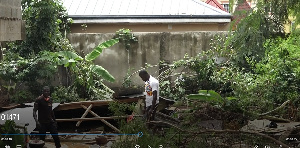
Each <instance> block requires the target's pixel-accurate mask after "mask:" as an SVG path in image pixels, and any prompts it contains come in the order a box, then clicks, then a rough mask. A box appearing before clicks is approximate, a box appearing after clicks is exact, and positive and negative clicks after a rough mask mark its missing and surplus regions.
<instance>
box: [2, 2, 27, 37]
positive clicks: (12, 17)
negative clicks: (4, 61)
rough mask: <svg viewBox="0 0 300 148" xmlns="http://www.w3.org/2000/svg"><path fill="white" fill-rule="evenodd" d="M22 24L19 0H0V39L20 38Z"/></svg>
mask: <svg viewBox="0 0 300 148" xmlns="http://www.w3.org/2000/svg"><path fill="white" fill-rule="evenodd" d="M22 26H24V23H23V22H22V11H21V0H0V41H13V40H21V39H22V38H23V37H24V35H23V36H22ZM23 28H24V27H23ZM23 32H24V30H23Z"/></svg>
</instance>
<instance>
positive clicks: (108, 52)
mask: <svg viewBox="0 0 300 148" xmlns="http://www.w3.org/2000/svg"><path fill="white" fill-rule="evenodd" d="M224 33H226V32H180V33H179V32H174V33H164V32H158V33H134V34H135V35H136V36H137V38H138V42H137V43H132V44H131V49H130V50H129V53H128V52H127V51H126V50H125V47H124V44H122V43H118V44H116V45H114V46H112V47H111V48H109V49H104V50H103V52H102V54H101V55H100V56H99V57H98V58H97V59H96V60H95V63H96V64H99V65H101V66H102V67H104V68H105V69H107V70H108V71H109V72H110V73H111V74H112V75H113V76H114V77H115V78H116V82H114V83H107V85H108V86H110V87H112V88H115V87H121V86H122V82H123V79H124V76H125V75H126V73H127V71H128V68H134V71H137V70H140V69H141V67H144V66H145V63H148V64H151V65H156V64H158V63H159V61H166V62H167V63H172V62H173V61H177V60H180V59H183V58H184V55H185V54H188V55H189V56H196V55H197V54H198V53H200V52H201V51H203V50H207V49H209V48H210V46H209V43H210V42H211V39H213V38H214V36H215V35H219V34H224ZM113 36H114V34H91V33H87V34H86V33H71V34H69V35H68V38H69V40H70V43H71V44H72V45H73V47H74V48H75V50H76V51H77V52H79V53H80V54H81V56H83V57H84V56H85V55H86V54H88V53H90V52H91V51H92V50H93V49H94V48H95V47H96V46H97V45H98V44H99V43H102V42H104V41H106V40H109V39H111V38H112V37H113ZM128 54H129V59H128ZM148 71H149V72H150V74H152V75H153V76H155V77H156V76H158V75H159V67H154V68H149V69H148ZM132 80H133V82H134V83H135V84H141V85H142V84H143V82H142V81H141V80H140V78H139V76H138V75H135V76H133V77H132Z"/></svg>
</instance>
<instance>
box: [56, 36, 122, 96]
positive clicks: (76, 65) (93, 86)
mask: <svg viewBox="0 0 300 148" xmlns="http://www.w3.org/2000/svg"><path fill="white" fill-rule="evenodd" d="M116 43H118V40H117V39H111V40H109V41H106V42H103V43H100V44H99V45H98V46H97V47H96V48H95V49H94V50H93V51H92V52H91V53H89V54H88V55H87V56H86V57H85V58H82V57H80V56H79V55H77V53H76V52H73V51H60V52H56V56H57V57H55V59H56V60H57V64H58V65H64V66H65V67H68V68H69V69H70V70H71V72H72V74H73V75H74V76H75V79H74V80H73V81H74V82H73V84H72V86H71V88H70V89H72V90H73V89H75V90H76V91H77V92H78V95H79V97H80V98H84V99H87V100H95V99H108V98H111V95H112V93H113V91H112V90H111V89H110V88H108V87H107V86H106V85H105V84H104V83H103V82H102V80H106V81H109V82H114V81H115V78H114V77H113V76H112V75H111V74H110V73H109V72H108V71H107V70H106V69H104V68H103V67H102V66H100V65H95V64H94V63H92V60H94V59H96V58H97V57H98V56H99V55H100V54H101V53H102V50H103V49H105V48H108V47H110V46H113V45H114V44H116Z"/></svg>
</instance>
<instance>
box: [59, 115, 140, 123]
mask: <svg viewBox="0 0 300 148" xmlns="http://www.w3.org/2000/svg"><path fill="white" fill-rule="evenodd" d="M127 117H128V116H111V117H93V118H72V119H56V121H57V122H74V121H96V120H101V119H105V120H112V119H125V118H127ZM134 117H143V115H134Z"/></svg>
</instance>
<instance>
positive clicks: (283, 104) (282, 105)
mask: <svg viewBox="0 0 300 148" xmlns="http://www.w3.org/2000/svg"><path fill="white" fill-rule="evenodd" d="M289 102H290V100H287V101H285V102H284V103H282V104H281V105H280V106H279V107H277V108H275V109H273V110H271V111H268V112H266V113H263V114H260V115H259V116H265V115H268V114H270V113H272V112H274V111H277V110H279V109H281V108H283V107H284V106H285V105H286V104H288V103H289Z"/></svg>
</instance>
